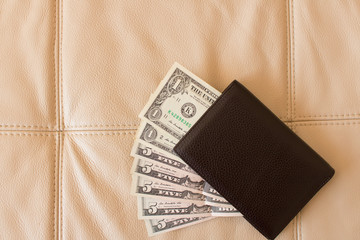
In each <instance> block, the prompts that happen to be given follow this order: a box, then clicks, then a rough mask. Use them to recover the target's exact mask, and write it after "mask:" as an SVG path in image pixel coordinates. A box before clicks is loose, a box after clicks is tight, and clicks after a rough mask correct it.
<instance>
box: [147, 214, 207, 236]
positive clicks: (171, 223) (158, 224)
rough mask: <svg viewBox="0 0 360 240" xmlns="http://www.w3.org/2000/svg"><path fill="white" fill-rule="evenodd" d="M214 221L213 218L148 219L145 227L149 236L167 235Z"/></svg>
mask: <svg viewBox="0 0 360 240" xmlns="http://www.w3.org/2000/svg"><path fill="white" fill-rule="evenodd" d="M211 219H213V217H187V218H184V217H180V218H161V219H146V220H145V226H146V229H147V231H148V234H149V236H150V237H151V236H154V235H157V234H160V233H165V232H169V231H173V230H177V229H180V228H184V227H188V226H191V225H194V224H197V223H202V222H205V221H208V220H211Z"/></svg>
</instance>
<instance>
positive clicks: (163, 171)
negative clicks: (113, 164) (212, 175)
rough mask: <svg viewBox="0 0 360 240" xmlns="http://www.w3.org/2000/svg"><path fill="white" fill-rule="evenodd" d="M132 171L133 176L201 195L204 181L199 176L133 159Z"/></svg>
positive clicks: (143, 159) (144, 160)
mask: <svg viewBox="0 0 360 240" xmlns="http://www.w3.org/2000/svg"><path fill="white" fill-rule="evenodd" d="M132 171H133V173H134V174H137V175H142V176H146V177H149V178H154V179H157V180H160V181H162V182H167V183H171V184H173V185H177V186H180V187H184V188H186V189H188V190H193V191H194V192H197V193H202V192H203V189H204V185H205V181H204V179H203V178H201V177H200V176H199V175H195V174H190V173H185V172H182V171H179V170H177V169H174V168H170V167H167V166H165V167H164V165H162V164H160V163H157V162H154V161H152V160H148V159H146V158H141V157H135V158H134V162H133V166H132Z"/></svg>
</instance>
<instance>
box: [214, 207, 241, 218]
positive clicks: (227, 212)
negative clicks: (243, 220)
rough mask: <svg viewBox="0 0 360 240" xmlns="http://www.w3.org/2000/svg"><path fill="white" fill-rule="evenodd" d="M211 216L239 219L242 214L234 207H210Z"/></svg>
mask: <svg viewBox="0 0 360 240" xmlns="http://www.w3.org/2000/svg"><path fill="white" fill-rule="evenodd" d="M211 215H212V216H214V217H215V216H217V217H241V216H242V214H241V213H240V212H239V211H238V210H237V209H236V208H234V207H218V206H211Z"/></svg>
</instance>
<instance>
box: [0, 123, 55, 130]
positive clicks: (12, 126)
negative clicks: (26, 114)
mask: <svg viewBox="0 0 360 240" xmlns="http://www.w3.org/2000/svg"><path fill="white" fill-rule="evenodd" d="M0 127H10V128H44V129H56V127H54V126H49V125H48V126H42V125H21V124H0Z"/></svg>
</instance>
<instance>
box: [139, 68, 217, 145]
mask: <svg viewBox="0 0 360 240" xmlns="http://www.w3.org/2000/svg"><path fill="white" fill-rule="evenodd" d="M220 94H221V93H220V92H219V91H217V90H216V89H214V88H213V87H211V86H210V85H209V84H207V83H206V82H204V81H203V80H201V79H200V78H199V77H197V76H195V75H194V74H193V73H191V72H190V71H188V70H187V69H186V68H184V67H183V66H181V65H180V64H178V63H175V64H174V65H173V66H172V67H171V69H170V70H169V72H168V73H167V74H166V76H165V78H164V79H163V80H162V81H161V82H160V84H159V87H158V88H157V89H156V91H155V93H154V94H153V95H152V96H151V97H150V99H149V101H148V102H147V104H146V105H145V107H144V108H143V110H142V111H141V112H140V114H139V117H140V118H141V119H144V120H146V121H150V122H152V123H153V124H154V125H156V126H158V127H159V128H161V129H163V130H164V131H166V132H168V133H169V134H170V135H172V136H173V137H175V138H177V139H178V140H180V139H181V138H182V136H184V134H185V133H186V132H187V131H188V130H189V129H190V128H191V127H192V126H193V125H194V124H195V123H196V122H197V120H199V118H200V117H201V116H202V115H203V114H204V113H205V111H206V110H207V109H208V108H209V107H210V106H211V105H212V104H213V103H214V102H215V100H216V99H217V98H218V97H219V96H220Z"/></svg>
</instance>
